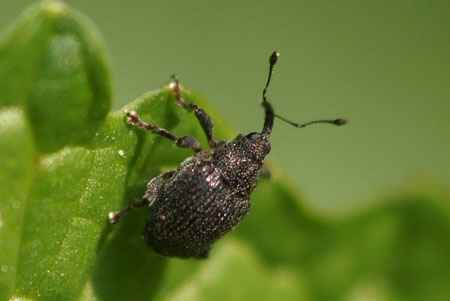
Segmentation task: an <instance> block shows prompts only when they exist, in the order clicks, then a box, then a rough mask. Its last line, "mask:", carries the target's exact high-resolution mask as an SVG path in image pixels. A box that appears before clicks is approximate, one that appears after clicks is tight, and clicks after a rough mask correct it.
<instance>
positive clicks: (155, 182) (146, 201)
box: [109, 171, 174, 225]
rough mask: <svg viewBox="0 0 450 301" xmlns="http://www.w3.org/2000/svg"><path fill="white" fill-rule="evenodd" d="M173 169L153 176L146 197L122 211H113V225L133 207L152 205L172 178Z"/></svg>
mask: <svg viewBox="0 0 450 301" xmlns="http://www.w3.org/2000/svg"><path fill="white" fill-rule="evenodd" d="M173 173H174V172H173V171H169V172H166V173H163V174H161V175H159V176H157V177H156V178H153V179H152V180H151V181H150V182H149V183H148V184H147V190H146V191H145V194H144V197H143V198H142V200H141V201H139V202H131V203H130V204H128V205H127V206H126V207H125V208H123V209H122V210H120V211H116V212H111V213H109V222H110V223H111V224H112V225H115V224H117V223H118V222H119V220H120V218H121V217H122V216H123V215H124V214H126V213H128V212H130V211H131V210H132V209H133V208H136V207H143V206H151V205H152V204H153V202H154V201H155V199H156V197H157V196H158V193H159V192H160V191H161V189H162V188H163V187H164V184H165V183H166V181H167V180H168V179H170V178H171V177H172V175H173Z"/></svg>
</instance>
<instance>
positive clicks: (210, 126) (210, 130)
mask: <svg viewBox="0 0 450 301" xmlns="http://www.w3.org/2000/svg"><path fill="white" fill-rule="evenodd" d="M172 79H173V80H174V82H175V83H174V85H173V86H172V91H173V93H174V94H175V97H176V99H177V104H178V105H179V106H180V107H182V108H183V109H185V110H187V111H189V112H191V111H194V114H195V116H196V117H197V119H198V121H199V122H200V125H201V126H202V128H203V131H204V132H205V135H206V139H207V140H208V144H209V146H211V147H212V148H214V147H216V146H217V143H218V142H217V141H216V140H215V139H214V123H213V121H212V119H211V117H210V116H209V115H208V114H207V113H206V112H205V111H204V110H203V109H202V108H199V107H198V106H197V105H196V104H193V103H187V102H185V101H184V99H183V96H182V95H181V90H180V80H179V79H178V76H176V75H174V76H172Z"/></svg>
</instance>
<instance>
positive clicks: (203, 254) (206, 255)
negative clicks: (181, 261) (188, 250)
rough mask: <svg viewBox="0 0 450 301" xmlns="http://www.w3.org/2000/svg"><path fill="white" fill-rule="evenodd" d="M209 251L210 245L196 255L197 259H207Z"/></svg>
mask: <svg viewBox="0 0 450 301" xmlns="http://www.w3.org/2000/svg"><path fill="white" fill-rule="evenodd" d="M210 253H211V247H209V249H207V250H206V251H204V252H203V253H201V254H200V255H198V256H197V258H198V259H208V257H209V254H210Z"/></svg>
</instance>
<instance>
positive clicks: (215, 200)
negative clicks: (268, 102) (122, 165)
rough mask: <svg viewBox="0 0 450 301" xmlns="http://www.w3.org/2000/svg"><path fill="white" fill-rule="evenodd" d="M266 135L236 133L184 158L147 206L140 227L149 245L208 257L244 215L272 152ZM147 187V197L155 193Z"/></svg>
mask: <svg viewBox="0 0 450 301" xmlns="http://www.w3.org/2000/svg"><path fill="white" fill-rule="evenodd" d="M268 138H269V137H268V136H267V135H260V134H251V135H249V136H244V137H243V136H238V137H236V138H235V139H234V140H232V141H230V142H221V143H220V146H218V147H217V148H215V149H213V150H211V151H202V152H199V153H197V154H195V155H194V156H192V157H190V158H188V159H186V160H185V161H184V162H183V163H182V164H181V165H180V167H179V168H178V169H177V170H176V171H175V172H174V173H171V174H170V178H168V179H167V180H165V181H166V182H165V185H164V184H163V185H164V186H163V187H161V191H160V192H159V195H158V197H157V198H156V199H155V201H154V202H153V203H152V205H151V207H152V208H151V211H150V215H149V218H148V221H147V224H146V226H145V229H144V231H143V236H144V239H145V241H146V243H147V245H148V246H149V247H150V248H152V249H153V250H155V251H156V252H158V253H160V254H163V255H165V256H175V257H182V258H186V257H193V256H195V257H203V256H205V255H207V253H208V252H209V249H210V248H211V245H212V244H213V243H214V242H215V241H216V240H217V239H219V238H220V237H222V236H223V235H225V234H226V233H227V232H228V231H230V230H231V229H233V228H234V227H235V226H236V225H237V224H238V223H239V222H240V221H241V220H242V219H243V218H244V216H245V215H246V214H247V213H248V211H249V209H250V199H249V196H250V194H251V192H252V191H253V190H254V189H255V187H256V185H257V182H258V173H259V170H260V168H261V166H262V164H263V160H264V157H265V156H266V155H267V153H268V152H269V151H270V144H269V140H268ZM148 189H150V190H151V191H148V193H147V194H146V196H151V195H153V191H152V189H153V185H149V187H148ZM149 201H150V200H149Z"/></svg>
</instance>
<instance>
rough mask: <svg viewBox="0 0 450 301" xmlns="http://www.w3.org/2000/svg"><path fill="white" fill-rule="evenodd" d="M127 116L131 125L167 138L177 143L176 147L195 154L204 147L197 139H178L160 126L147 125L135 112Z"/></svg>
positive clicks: (189, 137)
mask: <svg viewBox="0 0 450 301" xmlns="http://www.w3.org/2000/svg"><path fill="white" fill-rule="evenodd" d="M127 116H128V120H127V122H128V123H129V124H131V125H135V126H137V127H138V128H140V129H141V130H144V131H152V132H153V133H155V134H158V135H161V136H163V137H166V138H168V139H170V140H172V141H174V142H175V143H176V145H178V146H179V147H183V148H191V149H193V150H194V151H195V152H200V151H202V147H201V145H200V143H199V142H198V141H197V139H195V138H194V137H192V136H183V137H177V136H175V135H174V134H172V133H171V132H169V131H168V130H166V129H163V128H160V127H159V126H157V125H154V124H152V123H146V122H144V121H142V120H141V118H140V117H139V115H138V114H137V113H136V112H134V111H132V112H128V113H127Z"/></svg>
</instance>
